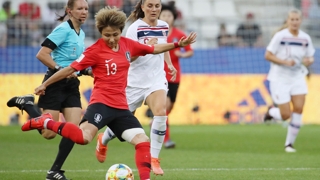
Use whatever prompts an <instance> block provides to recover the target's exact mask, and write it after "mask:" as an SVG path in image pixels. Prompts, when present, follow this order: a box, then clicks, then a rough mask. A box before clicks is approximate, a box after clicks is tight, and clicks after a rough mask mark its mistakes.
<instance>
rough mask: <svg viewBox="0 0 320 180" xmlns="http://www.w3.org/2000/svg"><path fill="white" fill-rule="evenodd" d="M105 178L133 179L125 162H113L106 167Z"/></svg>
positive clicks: (111, 179)
mask: <svg viewBox="0 0 320 180" xmlns="http://www.w3.org/2000/svg"><path fill="white" fill-rule="evenodd" d="M106 180H134V177H133V173H132V170H131V169H130V168H129V166H127V165H125V164H114V165H112V166H111V167H110V168H109V169H108V171H107V174H106Z"/></svg>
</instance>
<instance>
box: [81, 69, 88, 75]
mask: <svg viewBox="0 0 320 180" xmlns="http://www.w3.org/2000/svg"><path fill="white" fill-rule="evenodd" d="M80 73H81V74H83V75H86V76H89V69H84V70H81V71H80Z"/></svg>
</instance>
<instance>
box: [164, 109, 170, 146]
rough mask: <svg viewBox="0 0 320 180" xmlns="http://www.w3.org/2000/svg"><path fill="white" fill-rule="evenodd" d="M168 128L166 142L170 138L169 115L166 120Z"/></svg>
mask: <svg viewBox="0 0 320 180" xmlns="http://www.w3.org/2000/svg"><path fill="white" fill-rule="evenodd" d="M169 113H170V111H167V116H168V115H169ZM166 125H167V129H166V135H165V136H164V142H167V141H168V140H169V139H170V128H169V116H168V117H167V121H166Z"/></svg>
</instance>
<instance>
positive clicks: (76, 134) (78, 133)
mask: <svg viewBox="0 0 320 180" xmlns="http://www.w3.org/2000/svg"><path fill="white" fill-rule="evenodd" d="M47 129H50V130H52V131H53V132H55V133H57V134H60V135H61V136H63V137H65V138H68V139H70V140H71V141H73V142H75V143H77V144H81V145H83V144H84V139H83V134H82V130H81V129H80V128H79V127H78V126H76V125H75V124H72V123H69V122H57V121H48V123H47Z"/></svg>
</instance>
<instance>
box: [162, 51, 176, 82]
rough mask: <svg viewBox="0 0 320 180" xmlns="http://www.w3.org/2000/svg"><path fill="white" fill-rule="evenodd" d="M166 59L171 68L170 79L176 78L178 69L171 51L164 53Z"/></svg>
mask: <svg viewBox="0 0 320 180" xmlns="http://www.w3.org/2000/svg"><path fill="white" fill-rule="evenodd" d="M164 61H165V62H166V64H167V66H168V69H169V70H170V72H169V74H170V75H171V76H172V77H171V79H170V80H171V81H174V80H176V77H177V70H176V68H175V67H174V66H173V64H172V61H171V57H170V53H169V51H167V52H165V53H164Z"/></svg>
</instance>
